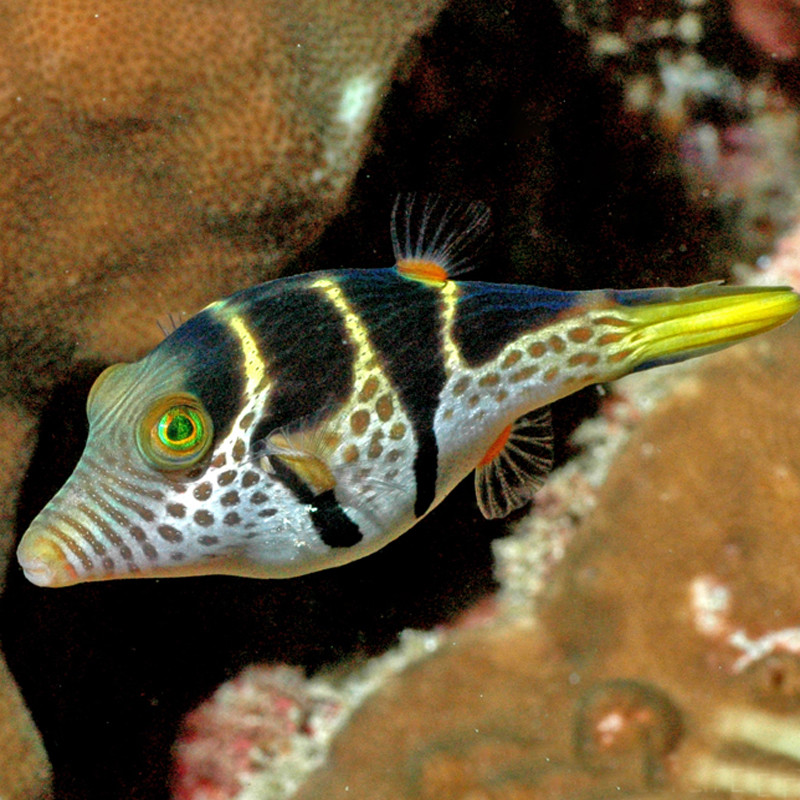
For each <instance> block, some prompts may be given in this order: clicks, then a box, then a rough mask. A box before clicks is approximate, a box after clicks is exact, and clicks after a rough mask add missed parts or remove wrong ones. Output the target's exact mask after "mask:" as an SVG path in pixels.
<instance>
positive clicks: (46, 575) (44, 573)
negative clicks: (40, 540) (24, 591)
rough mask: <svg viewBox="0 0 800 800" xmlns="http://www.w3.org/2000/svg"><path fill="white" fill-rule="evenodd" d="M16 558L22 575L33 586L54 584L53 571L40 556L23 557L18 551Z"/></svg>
mask: <svg viewBox="0 0 800 800" xmlns="http://www.w3.org/2000/svg"><path fill="white" fill-rule="evenodd" d="M17 560H18V561H19V564H20V566H21V567H22V573H23V575H24V576H25V577H26V578H27V579H28V580H29V581H30V582H31V583H32V584H33V585H34V586H45V587H47V586H54V585H55V573H54V571H53V569H52V568H51V567H49V566H48V565H47V564H46V563H45V562H44V560H43V559H41V558H36V557H33V558H27V559H26V558H25V557H24V556H23V555H21V554H20V553H17Z"/></svg>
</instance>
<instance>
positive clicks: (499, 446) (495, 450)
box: [478, 425, 511, 467]
mask: <svg viewBox="0 0 800 800" xmlns="http://www.w3.org/2000/svg"><path fill="white" fill-rule="evenodd" d="M509 436H511V425H506V427H505V428H503V430H502V431H501V433H500V435H499V436H498V437H497V438H496V439H495V440H494V441H493V442H492V444H491V446H490V447H489V449H488V450H487V451H486V453H485V454H484V456H483V458H482V459H481V460H480V461H479V462H478V466H479V467H483V466H485V465H486V464H491V463H492V461H494V460H495V459H496V458H497V456H499V455H500V453H502V452H503V448H504V447H505V446H506V442H507V441H508V437H509Z"/></svg>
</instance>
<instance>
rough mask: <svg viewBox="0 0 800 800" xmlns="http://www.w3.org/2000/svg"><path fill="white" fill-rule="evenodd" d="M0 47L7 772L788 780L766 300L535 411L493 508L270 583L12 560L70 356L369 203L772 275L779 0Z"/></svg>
mask: <svg viewBox="0 0 800 800" xmlns="http://www.w3.org/2000/svg"><path fill="white" fill-rule="evenodd" d="M0 41H2V44H3V46H2V47H0V53H2V55H0V85H2V86H3V88H4V91H3V92H2V93H1V94H0V106H1V107H2V109H3V113H2V115H0V135H2V137H3V143H4V147H3V148H1V149H0V160H2V169H0V204H1V205H2V210H3V219H4V225H3V226H2V228H0V276H2V279H1V280H0V287H2V293H1V294H0V420H2V422H3V424H4V429H5V435H4V436H3V437H2V441H0V463H1V464H2V467H3V468H2V469H0V545H1V547H0V566H2V573H3V576H4V577H3V579H2V580H3V587H4V593H3V597H2V605H1V606H0V645H1V647H2V653H3V655H4V656H5V660H6V662H7V667H6V664H5V663H3V664H1V665H0V751H2V753H3V755H4V757H3V758H2V759H0V794H2V795H3V797H7V798H15V799H16V798H20V799H22V798H35V797H53V798H56V800H73V798H74V799H75V800H77V799H78V798H80V800H92V799H93V798H97V799H98V800H99V799H100V798H103V799H104V800H105V799H106V798H109V797H120V798H122V797H124V798H142V800H144V799H145V798H146V799H147V800H158V799H159V798H163V799H164V800H166V798H180V799H181V800H190V799H191V800H200V799H201V798H205V799H206V800H210V799H211V798H214V799H216V798H220V799H221V798H234V797H239V798H262V799H271V798H276V800H277V798H284V797H298V798H312V797H313V798H334V797H356V798H369V800H379V799H380V798H383V797H386V798H401V797H407V798H437V800H439V799H442V798H443V799H444V800H447V798H464V797H470V798H481V800H483V798H489V799H490V800H499V799H500V798H502V799H503V800H525V799H526V798H541V797H552V798H590V797H602V796H606V795H607V794H610V793H611V792H613V793H614V794H615V795H628V796H632V797H647V796H650V795H652V796H656V795H658V796H661V797H663V796H671V797H683V796H689V795H691V796H692V797H695V796H698V794H699V795H700V796H702V795H703V794H704V793H707V794H708V796H712V794H713V795H714V796H719V794H720V793H722V795H723V796H727V795H733V794H736V795H745V796H780V797H800V770H798V767H797V761H798V759H800V726H799V725H798V717H797V714H798V709H799V708H800V678H799V677H798V676H800V671H799V668H798V664H799V663H800V662H799V661H798V659H799V658H800V603H798V600H797V598H798V597H800V581H799V580H798V577H797V570H796V568H795V566H794V565H795V564H796V563H797V554H796V549H797V545H796V541H797V522H798V513H797V512H798V503H799V502H800V462H799V459H800V456H798V451H799V448H798V444H800V437H798V434H797V430H798V427H797V426H798V419H797V416H798V411H797V403H796V402H795V397H794V392H795V387H796V386H797V379H798V377H800V376H798V375H797V369H798V367H797V364H798V363H800V360H799V359H798V351H797V348H798V344H797V342H798V336H797V334H798V330H797V324H796V323H792V324H790V325H788V326H787V327H786V328H784V329H782V330H781V331H778V332H774V333H771V334H769V335H768V336H766V337H763V338H761V339H759V340H756V341H754V342H752V343H748V344H746V345H743V346H740V347H738V348H736V349H734V350H732V351H731V352H729V353H726V354H720V355H717V356H713V357H709V358H708V359H707V360H706V361H704V362H702V363H701V364H699V365H686V366H682V367H681V368H680V369H677V370H673V371H670V370H667V371H664V372H663V373H658V374H653V375H650V374H648V375H641V376H634V377H632V378H629V379H626V381H625V382H623V383H622V384H620V385H619V386H616V387H614V388H613V389H611V388H610V387H609V388H605V387H600V388H590V389H587V390H584V391H583V392H580V393H579V394H577V395H575V396H572V397H570V398H567V399H565V400H564V401H560V402H559V403H558V404H556V406H555V407H554V410H553V418H554V425H555V428H556V436H557V440H556V456H557V462H558V469H557V470H556V472H555V473H554V474H553V476H552V477H551V479H550V481H549V482H548V484H547V485H546V486H545V488H544V489H543V490H542V491H541V492H540V493H539V495H538V496H537V499H536V500H535V502H534V504H533V507H532V509H531V510H530V512H529V515H527V516H526V514H524V513H520V514H517V515H516V519H515V520H514V521H512V522H511V523H509V522H508V521H502V522H487V521H485V520H484V519H483V518H482V517H481V515H480V513H479V512H478V510H477V507H476V505H475V501H474V497H473V491H472V486H471V483H469V484H468V485H464V486H461V487H459V489H458V490H456V492H454V493H453V495H452V496H451V497H450V498H448V500H447V501H446V502H445V503H443V504H442V505H441V506H440V507H439V508H437V509H436V510H435V511H434V512H433V513H432V514H431V515H430V516H429V517H427V518H426V519H425V520H423V521H422V522H421V523H420V524H419V525H418V526H416V527H415V528H414V529H413V530H411V531H409V532H408V533H406V534H405V535H404V536H402V537H401V538H400V539H398V540H397V541H396V542H394V543H393V544H391V545H390V546H388V547H387V548H385V549H384V550H382V551H380V552H378V553H377V554H375V555H373V556H371V557H369V558H367V559H364V560H362V561H359V562H356V563H353V564H350V565H347V566H344V567H341V568H338V569H335V570H331V571H327V572H323V573H318V574H314V575H309V576H307V577H303V578H297V579H292V580H289V581H264V582H260V581H248V580H240V579H232V578H198V579H184V580H180V581H164V580H161V581H131V582H120V583H113V582H109V583H98V584H89V585H83V586H78V587H74V588H70V589H66V590H63V591H53V592H51V591H45V590H42V589H37V588H36V587H34V586H32V585H30V584H28V583H27V582H26V581H25V580H24V578H23V577H22V575H21V572H20V570H19V568H18V566H17V565H16V562H15V561H14V559H13V550H14V547H15V544H16V542H17V541H18V538H19V536H20V535H21V533H22V531H24V530H25V528H26V527H27V525H28V523H29V522H30V520H31V519H32V518H33V516H34V515H35V514H36V513H37V512H38V511H39V510H40V509H41V507H42V506H43V505H44V504H45V503H46V502H47V501H48V500H49V499H50V497H52V495H53V494H54V493H55V491H56V490H57V489H58V488H59V487H60V486H61V485H62V483H63V481H64V480H65V479H66V477H67V476H68V475H69V474H70V473H71V471H72V469H73V467H74V465H75V463H76V461H77V459H78V457H79V455H80V451H81V449H82V446H83V443H84V441H85V436H86V422H85V410H84V409H85V402H86V396H87V394H88V391H89V388H90V386H91V384H92V382H93V381H94V379H95V378H96V377H97V375H98V374H99V372H100V371H101V370H102V369H103V368H104V367H105V366H107V365H108V364H110V363H114V362H116V361H131V360H134V359H136V358H139V357H140V356H141V355H143V354H144V353H145V352H147V351H148V350H149V349H151V348H152V347H153V346H154V345H155V344H156V343H157V342H158V341H159V339H160V338H161V332H160V331H159V327H158V325H157V324H156V321H157V320H159V319H164V318H165V317H167V316H168V315H169V314H170V313H177V314H182V313H187V314H190V313H193V312H194V311H196V310H198V309H199V308H201V307H202V306H204V305H205V304H206V303H208V302H210V301H212V300H215V299H218V298H220V297H222V296H224V295H226V294H229V293H230V292H232V291H234V290H235V289H238V288H241V287H243V286H247V285H252V284H254V283H257V282H259V281H263V280H266V279H268V278H271V277H275V276H277V275H282V274H290V273H296V272H305V271H308V270H311V269H320V268H338V267H343V266H344V267H366V266H388V265H390V264H391V263H392V252H391V242H390V239H389V234H388V228H389V224H388V221H389V216H390V211H391V208H392V204H393V202H394V198H395V196H396V195H397V193H398V192H402V191H415V192H419V193H421V194H441V195H444V196H450V197H455V198H458V199H478V200H481V201H483V202H485V203H487V204H488V205H489V206H490V207H491V209H492V218H493V231H494V237H493V240H492V242H491V244H490V245H489V247H487V248H484V250H483V251H482V252H481V253H480V256H479V257H478V258H476V264H475V268H474V271H473V272H472V273H471V274H470V277H471V278H474V279H476V280H492V281H508V282H520V283H531V284H536V285H541V286H548V287H553V288H559V289H570V290H572V289H589V288H598V287H606V286H608V287H614V288H635V287H640V286H657V285H683V284H688V283H697V282H699V281H703V280H713V279H727V280H734V279H736V280H742V281H749V282H770V283H789V284H791V285H794V286H795V288H797V287H798V286H800V277H799V276H800V213H799V210H800V189H798V186H800V182H799V179H800V117H799V116H798V101H799V100H800V61H798V57H799V56H800V50H799V49H798V48H800V7H798V4H797V3H796V2H794V0H730V2H728V1H726V0H676V2H663V0H648V1H647V2H636V3H629V2H614V1H613V0H591V2H580V3H578V2H574V3H573V2H569V1H568V0H560V1H559V2H541V3H524V2H511V1H509V2H502V1H501V0H495V1H494V2H489V1H488V0H485V1H484V2H480V1H479V0H462V1H460V2H458V1H457V2H451V3H445V2H442V1H441V0H428V1H427V2H426V1H425V0H391V1H389V2H378V3H376V2H367V0H346V1H343V2H340V3H328V2H319V0H296V1H295V2H292V3H289V2H285V0H275V1H274V2H263V1H262V2H256V1H255V0H236V1H235V2H230V1H228V2H222V0H220V1H219V2H214V1H212V2H189V1H188V0H187V2H183V3H172V4H168V3H164V2H163V1H161V2H159V1H158V0H147V2H143V3H137V4H135V5H134V4H129V3H125V2H122V1H121V0H107V2H105V3H104V4H102V5H99V6H98V5H97V4H91V3H88V2H85V0H79V1H78V2H70V3H66V2H49V3H45V2H43V1H42V0H37V1H36V2H30V0H29V1H28V2H25V3H22V2H15V3H9V4H8V8H7V14H6V19H5V20H4V23H3V25H2V28H0ZM584 420H589V421H588V422H586V423H584V424H583V425H581V426H580V427H578V426H579V425H580V424H581V423H582V422H583V421H584ZM576 429H577V433H575V431H576ZM311 768H318V771H317V772H316V773H313V774H309V773H310V770H311Z"/></svg>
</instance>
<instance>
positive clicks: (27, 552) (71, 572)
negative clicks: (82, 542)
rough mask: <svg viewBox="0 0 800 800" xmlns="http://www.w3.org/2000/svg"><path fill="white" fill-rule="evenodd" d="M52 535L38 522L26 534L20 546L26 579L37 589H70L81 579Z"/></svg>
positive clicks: (18, 549) (18, 556)
mask: <svg viewBox="0 0 800 800" xmlns="http://www.w3.org/2000/svg"><path fill="white" fill-rule="evenodd" d="M63 548H64V546H63V545H62V544H61V543H59V541H58V539H57V538H56V537H55V535H54V533H53V532H50V531H48V528H47V527H46V526H45V525H38V524H37V523H36V521H34V523H33V524H32V525H31V527H30V528H28V530H27V531H26V532H25V535H24V536H23V537H22V541H20V543H19V546H18V547H17V560H18V561H19V564H20V566H21V567H22V571H23V572H24V574H25V577H26V578H27V579H28V580H29V581H30V582H31V583H33V584H34V585H36V586H69V585H70V584H73V583H78V582H79V581H80V577H79V575H78V573H77V571H76V570H75V568H74V567H73V566H72V564H71V563H70V562H69V559H68V558H67V556H66V555H65V553H64V549H63Z"/></svg>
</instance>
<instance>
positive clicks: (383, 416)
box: [375, 394, 394, 422]
mask: <svg viewBox="0 0 800 800" xmlns="http://www.w3.org/2000/svg"><path fill="white" fill-rule="evenodd" d="M375 411H377V413H378V419H379V420H380V421H381V422H388V421H389V420H390V419H391V418H392V414H394V405H393V403H392V398H391V395H388V394H383V395H381V396H380V397H379V398H378V400H377V402H376V403H375Z"/></svg>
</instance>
